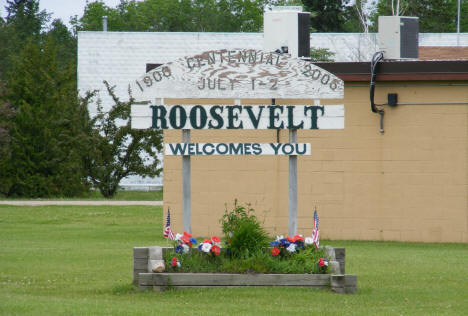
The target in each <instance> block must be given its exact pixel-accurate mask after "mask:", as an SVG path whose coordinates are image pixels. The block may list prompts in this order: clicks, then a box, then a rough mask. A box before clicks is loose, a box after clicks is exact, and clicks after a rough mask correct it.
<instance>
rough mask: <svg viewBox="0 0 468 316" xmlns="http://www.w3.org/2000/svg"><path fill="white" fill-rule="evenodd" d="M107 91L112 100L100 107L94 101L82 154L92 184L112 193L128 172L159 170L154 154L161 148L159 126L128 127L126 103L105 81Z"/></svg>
mask: <svg viewBox="0 0 468 316" xmlns="http://www.w3.org/2000/svg"><path fill="white" fill-rule="evenodd" d="M104 84H105V85H106V88H107V92H108V93H109V95H110V96H111V97H112V99H113V100H114V102H115V104H114V105H113V106H112V108H111V109H110V110H109V111H104V110H103V108H102V105H101V104H100V102H98V112H97V115H96V116H95V117H94V118H92V119H91V120H90V123H89V133H90V135H91V138H90V148H89V150H88V152H87V157H86V159H85V160H86V168H87V171H88V175H89V177H90V179H91V181H92V183H93V185H94V187H95V188H97V189H99V191H100V192H101V193H102V195H104V196H105V197H112V196H113V195H114V194H115V193H116V191H117V189H118V185H119V183H120V180H122V178H124V177H127V176H130V175H140V176H143V177H144V176H150V177H154V176H157V175H159V174H160V172H161V168H160V167H159V163H160V161H159V160H158V158H157V156H156V154H157V151H160V150H161V149H162V132H161V131H160V130H153V129H149V130H136V129H132V128H131V119H130V107H131V104H132V103H133V102H134V100H133V98H132V97H131V95H130V99H129V101H128V102H122V101H120V100H119V98H118V97H117V96H116V95H115V93H114V87H111V86H109V84H108V83H107V82H106V81H105V82H104Z"/></svg>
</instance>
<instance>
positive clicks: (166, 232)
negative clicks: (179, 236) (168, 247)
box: [163, 209, 175, 240]
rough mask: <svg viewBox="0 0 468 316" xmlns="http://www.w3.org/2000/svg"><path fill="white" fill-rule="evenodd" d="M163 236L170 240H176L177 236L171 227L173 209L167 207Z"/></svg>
mask: <svg viewBox="0 0 468 316" xmlns="http://www.w3.org/2000/svg"><path fill="white" fill-rule="evenodd" d="M163 236H164V237H165V238H168V239H169V240H174V239H175V236H174V233H173V232H172V228H171V210H169V209H167V220H166V226H165V227H164V231H163Z"/></svg>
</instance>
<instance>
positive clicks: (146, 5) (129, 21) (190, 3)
mask: <svg viewBox="0 0 468 316" xmlns="http://www.w3.org/2000/svg"><path fill="white" fill-rule="evenodd" d="M267 3H268V1H266V0H179V1H167V0H144V1H133V0H130V1H129V0H122V1H121V3H120V4H119V5H118V6H117V7H116V8H110V7H108V6H106V5H105V4H104V3H102V2H93V3H89V4H87V6H86V7H85V10H84V13H83V16H82V17H81V18H78V17H75V18H74V19H73V21H72V24H73V26H74V27H75V29H76V30H84V31H100V30H102V16H104V15H105V16H107V17H108V28H109V31H156V32H163V31H168V32H257V31H259V30H261V28H262V26H263V10H264V8H265V5H266V4H267Z"/></svg>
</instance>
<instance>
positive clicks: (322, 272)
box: [133, 200, 356, 293]
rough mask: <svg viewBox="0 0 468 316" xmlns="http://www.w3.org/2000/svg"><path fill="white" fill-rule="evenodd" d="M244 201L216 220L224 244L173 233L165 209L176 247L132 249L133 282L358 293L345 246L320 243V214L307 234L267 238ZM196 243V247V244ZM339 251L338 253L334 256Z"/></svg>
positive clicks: (161, 286) (163, 287)
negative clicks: (346, 268)
mask: <svg viewBox="0 0 468 316" xmlns="http://www.w3.org/2000/svg"><path fill="white" fill-rule="evenodd" d="M253 212H254V210H253V209H252V208H251V207H250V205H249V204H247V206H246V207H244V206H241V205H240V204H238V203H237V200H234V208H233V209H232V210H229V211H228V210H227V209H226V211H225V214H224V215H223V216H222V218H221V219H220V223H221V226H222V232H223V234H224V237H223V242H221V239H220V238H218V237H217V236H211V238H208V239H204V240H203V241H202V242H200V243H199V244H198V245H197V240H196V239H195V238H193V237H192V235H191V234H190V233H187V232H184V233H183V234H174V233H173V232H172V229H171V227H170V214H169V211H168V215H167V222H166V227H165V229H164V236H165V237H167V238H168V239H170V240H172V242H173V243H174V247H173V248H170V247H167V248H161V247H146V248H134V250H133V281H134V283H135V284H138V286H139V288H140V289H142V290H144V289H153V290H154V291H163V290H166V289H169V288H178V289H180V288H187V287H219V286H225V287H229V286H301V287H313V288H331V290H332V291H335V292H338V293H354V292H356V276H353V275H344V255H345V252H344V249H340V250H338V251H337V249H334V248H331V247H319V230H318V221H319V220H318V215H317V211H316V210H315V211H314V229H313V232H312V236H311V237H306V238H304V237H303V236H302V235H295V236H293V237H290V236H286V237H283V236H277V237H276V239H275V240H273V241H270V240H271V239H270V237H269V236H268V234H267V233H266V231H265V229H264V228H263V227H262V224H261V222H260V221H259V220H258V219H257V217H256V216H255V215H254V214H253ZM194 246H195V247H194ZM337 252H338V255H337Z"/></svg>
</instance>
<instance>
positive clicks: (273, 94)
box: [130, 49, 344, 236]
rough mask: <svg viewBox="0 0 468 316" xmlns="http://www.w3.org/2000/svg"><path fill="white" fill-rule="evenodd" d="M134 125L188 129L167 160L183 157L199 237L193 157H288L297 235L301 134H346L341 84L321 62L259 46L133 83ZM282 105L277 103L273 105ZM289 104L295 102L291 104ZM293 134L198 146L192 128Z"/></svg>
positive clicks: (168, 68) (292, 225) (303, 150)
mask: <svg viewBox="0 0 468 316" xmlns="http://www.w3.org/2000/svg"><path fill="white" fill-rule="evenodd" d="M130 90H131V91H132V93H133V96H134V98H135V100H136V103H137V104H134V105H132V110H131V121H132V122H131V123H132V128H137V129H143V128H157V129H179V130H182V139H183V140H182V143H175V144H165V145H164V147H165V155H167V156H182V206H183V227H184V230H185V231H187V232H191V187H190V183H191V180H190V179H191V171H190V170H191V164H190V157H191V156H224V155H245V156H259V155H275V156H277V155H288V156H289V159H288V160H289V175H288V177H289V189H288V192H289V234H290V235H291V236H292V235H295V234H296V232H297V156H300V155H310V153H311V149H310V144H305V143H297V130H299V129H301V130H311V131H314V130H320V129H343V128H344V106H343V105H320V99H342V98H343V94H344V84H343V81H342V80H341V79H339V78H338V77H336V76H335V75H333V74H331V73H329V72H328V71H326V70H324V69H322V68H320V67H318V66H316V65H314V64H313V63H311V62H309V61H306V60H302V59H298V58H291V57H290V56H289V55H287V54H277V53H273V52H264V51H260V50H252V49H235V50H212V51H207V52H204V53H201V54H199V55H195V56H188V57H184V58H179V59H176V60H175V61H174V62H170V63H166V64H164V65H162V66H160V67H158V68H156V69H154V70H152V71H149V72H147V73H146V74H145V75H143V76H141V77H140V78H139V79H137V80H135V81H134V82H132V83H131V84H130ZM164 98H190V99H199V98H212V99H221V98H223V99H224V98H227V99H235V100H236V105H224V104H215V102H213V104H210V105H199V104H192V105H172V106H169V105H164ZM247 98H252V99H261V98H267V99H286V98H287V99H309V100H311V103H313V104H308V105H307V104H306V105H283V106H281V105H241V99H247ZM272 103H275V102H272ZM285 103H287V102H285ZM207 129H214V130H221V129H225V130H243V129H250V130H255V129H270V130H274V129H276V130H279V129H288V130H289V141H290V143H210V142H207V143H191V142H190V131H191V130H207Z"/></svg>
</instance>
